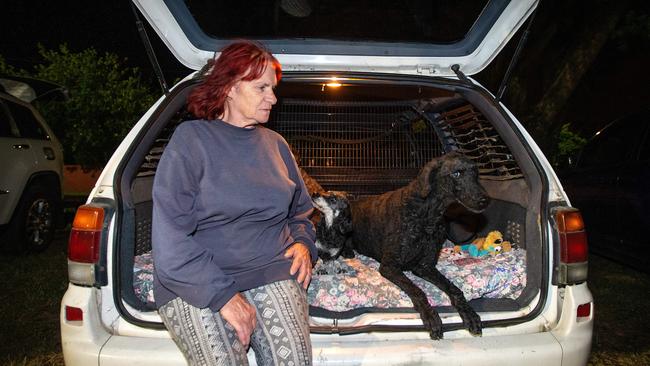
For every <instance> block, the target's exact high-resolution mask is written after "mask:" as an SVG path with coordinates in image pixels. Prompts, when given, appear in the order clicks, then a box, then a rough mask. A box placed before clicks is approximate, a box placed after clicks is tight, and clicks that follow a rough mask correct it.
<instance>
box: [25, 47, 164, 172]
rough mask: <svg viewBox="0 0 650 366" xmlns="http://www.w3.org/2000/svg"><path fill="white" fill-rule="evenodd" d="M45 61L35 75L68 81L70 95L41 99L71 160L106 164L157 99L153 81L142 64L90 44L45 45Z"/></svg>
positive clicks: (65, 83) (92, 165)
mask: <svg viewBox="0 0 650 366" xmlns="http://www.w3.org/2000/svg"><path fill="white" fill-rule="evenodd" d="M39 53H40V55H41V56H42V57H43V59H44V63H42V64H40V65H37V66H36V67H35V70H34V72H33V74H32V76H33V77H36V78H39V79H44V80H49V81H52V82H55V83H58V84H61V85H63V86H65V87H66V88H67V89H68V94H69V98H68V99H67V100H65V101H50V102H45V103H40V104H39V106H38V107H39V109H40V111H41V113H42V114H43V116H44V117H45V119H46V120H47V122H48V124H49V125H50V126H51V127H52V129H53V130H54V133H55V134H56V135H57V137H58V138H59V139H60V140H61V141H62V143H63V146H64V153H65V160H66V163H75V164H81V165H82V166H83V167H85V168H95V167H101V166H103V165H104V164H105V163H106V162H107V161H108V159H109V158H110V156H111V155H112V153H113V151H114V150H115V148H116V147H117V146H118V144H119V143H120V141H121V140H122V139H123V138H124V136H126V134H127V132H128V131H129V130H130V129H131V127H132V126H133V124H134V123H135V122H136V121H137V120H138V119H139V117H140V116H141V115H142V113H144V111H146V110H147V108H148V107H150V106H151V104H152V103H153V101H154V98H155V94H154V92H153V89H152V87H151V85H147V84H146V83H143V82H142V80H141V78H140V74H139V70H138V69H137V68H129V67H125V66H124V65H123V64H122V63H121V62H120V60H119V58H118V56H117V55H115V54H111V53H105V54H103V55H100V54H99V53H98V52H97V51H96V50H95V49H93V48H89V49H86V50H83V51H81V52H72V51H70V50H69V49H68V47H67V46H66V45H61V46H60V47H59V49H58V50H46V49H45V48H44V47H42V46H39Z"/></svg>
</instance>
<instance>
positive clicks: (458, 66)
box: [451, 64, 472, 85]
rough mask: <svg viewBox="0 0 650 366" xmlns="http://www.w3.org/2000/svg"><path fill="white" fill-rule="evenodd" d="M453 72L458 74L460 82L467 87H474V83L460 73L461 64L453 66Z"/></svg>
mask: <svg viewBox="0 0 650 366" xmlns="http://www.w3.org/2000/svg"><path fill="white" fill-rule="evenodd" d="M451 70H452V71H453V72H454V73H456V76H458V79H460V81H462V82H464V83H465V84H467V85H472V81H471V80H470V79H469V78H468V77H467V76H466V75H465V73H463V72H462V71H460V65H459V64H453V65H451Z"/></svg>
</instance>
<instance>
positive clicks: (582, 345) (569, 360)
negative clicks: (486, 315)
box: [61, 285, 593, 366]
mask: <svg viewBox="0 0 650 366" xmlns="http://www.w3.org/2000/svg"><path fill="white" fill-rule="evenodd" d="M93 294H94V290H93V289H90V288H83V287H78V286H74V285H71V286H69V289H68V291H67V292H66V294H65V296H64V298H63V301H62V307H61V309H62V310H61V338H62V346H63V354H64V359H65V363H66V365H68V366H74V365H90V364H98V365H101V366H108V365H127V364H138V365H184V364H185V360H184V359H183V356H182V354H181V352H180V351H179V350H178V348H177V347H176V345H175V344H174V342H173V341H172V340H171V339H170V338H169V336H168V335H167V334H166V332H164V331H152V334H151V337H149V336H116V335H112V334H111V333H110V332H109V331H108V330H107V329H106V328H105V327H104V326H102V325H101V322H100V319H99V316H98V314H97V305H96V304H97V298H96V297H95V296H94V295H93ZM592 301H593V300H592V297H591V293H590V292H589V290H588V289H587V286H586V285H578V286H573V287H567V288H566V290H565V292H564V299H563V300H562V317H561V318H560V319H559V321H558V322H557V323H556V324H555V326H553V327H552V329H550V330H546V331H541V330H540V331H539V332H537V333H528V334H512V332H511V331H512V329H510V331H503V330H501V329H499V328H489V329H485V330H484V336H483V337H454V335H452V334H449V337H448V338H449V339H444V340H440V341H432V340H430V339H428V337H427V336H426V334H425V333H423V332H418V333H366V334H358V335H345V336H341V335H321V334H312V337H311V338H312V347H313V357H314V365H322V366H325V365H348V364H355V365H392V364H418V365H445V366H450V365H461V364H462V365H467V364H477V365H479V364H480V365H482V366H489V365H495V366H503V365H504V364H526V365H541V366H550V365H563V366H567V365H585V364H586V363H587V360H588V358H589V351H590V348H591V336H592V328H593V311H592V313H591V316H590V317H589V318H586V319H576V317H575V314H576V310H575V309H576V308H577V306H578V305H579V304H584V303H591V302H592ZM65 306H75V307H79V308H81V309H82V310H83V313H84V320H83V322H77V323H78V324H75V322H69V321H67V320H66V319H65ZM458 332H465V331H458ZM146 333H147V332H143V334H146ZM154 333H155V334H154ZM504 333H510V334H507V335H506V334H504ZM445 337H447V334H445ZM249 361H250V364H251V365H255V364H256V363H255V360H254V356H253V354H252V352H251V353H249Z"/></svg>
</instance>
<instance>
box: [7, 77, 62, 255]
mask: <svg viewBox="0 0 650 366" xmlns="http://www.w3.org/2000/svg"><path fill="white" fill-rule="evenodd" d="M0 85H2V87H1V88H0V90H2V91H0V156H2V158H1V159H0V232H1V236H0V241H1V242H2V243H1V244H2V245H1V246H2V249H3V250H8V251H12V252H25V251H27V252H39V251H42V250H45V249H46V248H47V246H48V245H49V244H50V242H51V241H52V239H53V237H54V230H55V228H56V223H57V214H58V213H59V212H60V208H61V202H62V200H61V198H62V189H61V188H62V182H63V149H62V147H61V144H60V143H59V141H58V140H57V138H56V136H54V133H52V130H51V129H50V128H49V126H48V125H47V124H46V123H45V120H44V119H43V117H41V115H40V114H39V113H38V111H37V110H36V109H35V108H34V107H33V106H32V105H31V104H30V103H29V102H27V101H25V100H23V99H19V98H17V97H15V96H14V95H12V94H10V93H9V92H8V91H12V92H13V91H14V90H16V89H18V88H20V89H22V90H29V89H30V88H29V86H28V85H27V84H25V83H22V82H18V81H16V80H14V79H13V78H4V77H0ZM5 90H6V91H7V92H5Z"/></svg>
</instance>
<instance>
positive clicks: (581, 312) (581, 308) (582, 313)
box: [576, 303, 591, 318]
mask: <svg viewBox="0 0 650 366" xmlns="http://www.w3.org/2000/svg"><path fill="white" fill-rule="evenodd" d="M590 316H591V303H586V304H582V305H578V309H577V310H576V317H578V318H588V317H590Z"/></svg>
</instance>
